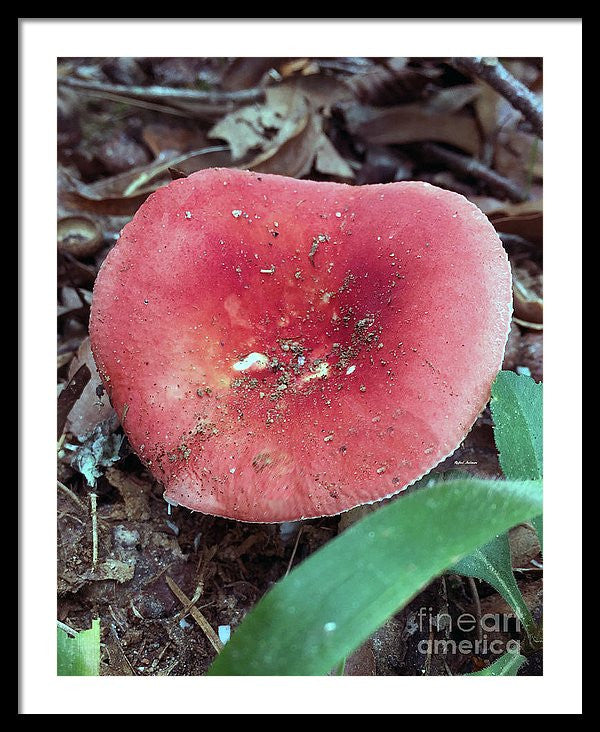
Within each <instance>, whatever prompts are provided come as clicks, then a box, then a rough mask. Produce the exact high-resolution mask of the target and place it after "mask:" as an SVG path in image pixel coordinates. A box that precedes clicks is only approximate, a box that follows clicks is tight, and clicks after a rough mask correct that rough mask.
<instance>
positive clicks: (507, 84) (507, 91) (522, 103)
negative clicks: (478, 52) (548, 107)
mask: <svg viewBox="0 0 600 732" xmlns="http://www.w3.org/2000/svg"><path fill="white" fill-rule="evenodd" d="M452 63H453V65H454V66H456V67H457V68H458V69H459V70H461V71H463V70H464V71H467V72H469V73H470V74H473V75H475V76H477V77H479V78H480V79H482V80H483V81H485V82H486V83H487V84H489V85H490V86H491V87H492V89H495V90H496V91H497V92H498V93H499V94H501V95H502V96H503V97H504V98H505V99H507V100H508V101H509V102H510V104H511V105H512V106H513V107H514V108H515V109H517V110H518V111H519V112H521V114H522V115H523V116H524V117H525V119H526V120H527V121H528V122H529V123H530V124H531V126H532V127H533V130H534V132H535V134H536V135H538V137H540V138H541V137H542V136H543V127H544V111H543V107H542V103H541V102H540V100H539V99H538V98H537V97H536V95H535V94H534V93H533V92H532V91H530V90H529V89H528V88H527V87H526V86H525V84H523V83H522V82H520V81H519V80H518V79H516V78H515V77H514V76H513V75H512V74H511V73H510V71H508V70H507V69H506V68H505V67H504V66H503V65H502V64H501V63H500V61H498V59H497V58H486V57H484V56H473V57H457V58H453V59H452Z"/></svg>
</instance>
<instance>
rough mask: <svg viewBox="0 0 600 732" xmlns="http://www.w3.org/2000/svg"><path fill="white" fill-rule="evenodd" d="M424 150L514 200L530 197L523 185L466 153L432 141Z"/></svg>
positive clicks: (525, 199) (425, 145) (518, 200)
mask: <svg viewBox="0 0 600 732" xmlns="http://www.w3.org/2000/svg"><path fill="white" fill-rule="evenodd" d="M423 149H424V151H425V152H426V153H427V154H428V155H431V156H432V157H435V158H437V159H438V160H440V161H441V162H443V163H446V165H447V166H448V167H449V168H452V169H453V170H456V171H458V172H459V173H464V174H466V175H472V176H474V177H475V178H479V179H480V180H482V181H484V182H485V183H487V184H488V185H490V186H493V187H494V188H497V189H499V190H501V191H502V192H503V193H505V194H506V195H507V196H508V198H510V199H511V200H512V201H517V202H519V203H520V202H522V201H527V200H528V199H529V195H528V193H527V192H526V191H525V190H524V189H523V188H521V186H519V185H517V184H516V183H513V181H512V180H509V179H508V178H505V177H504V176H503V175H500V174H499V173H496V171H495V170H492V169H491V168H488V167H487V165H484V164H483V163H480V162H479V160H475V159H474V158H469V157H467V156H465V155H459V153H455V152H453V151H452V150H447V149H446V148H445V147H441V145H436V144H434V143H432V142H427V143H425V144H424V145H423Z"/></svg>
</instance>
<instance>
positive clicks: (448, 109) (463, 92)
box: [427, 84, 481, 114]
mask: <svg viewBox="0 0 600 732" xmlns="http://www.w3.org/2000/svg"><path fill="white" fill-rule="evenodd" d="M480 94H481V86H480V85H478V84H460V85H459V86H450V87H447V88H445V89H440V90H439V91H438V92H436V93H435V94H434V95H433V96H432V97H431V98H430V99H429V100H428V102H427V107H428V108H429V109H431V110H432V111H434V112H437V113H439V114H454V112H459V111H460V110H461V109H462V108H463V107H466V106H467V104H470V103H471V102H472V101H474V100H475V99H477V97H478V96H479V95H480Z"/></svg>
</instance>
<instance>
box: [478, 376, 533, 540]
mask: <svg viewBox="0 0 600 732" xmlns="http://www.w3.org/2000/svg"><path fill="white" fill-rule="evenodd" d="M490 409H491V411H492V417H493V418H494V439H495V441H496V447H497V448H498V458H499V460H500V467H501V468H502V472H503V473H504V475H505V476H506V477H507V478H508V479H509V480H538V479H541V478H542V476H543V474H544V454H543V447H544V443H543V385H542V384H536V382H535V381H534V380H533V379H532V378H531V376H523V375H519V374H515V373H514V372H513V371H501V372H500V373H499V374H498V376H497V377H496V380H495V381H494V383H493V385H492V399H491V401H490ZM532 523H533V525H534V527H535V530H536V531H537V535H538V539H539V542H540V547H542V550H543V547H544V537H543V528H542V516H541V514H540V515H539V516H535V517H533V521H532Z"/></svg>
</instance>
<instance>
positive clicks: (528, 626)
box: [450, 534, 539, 641]
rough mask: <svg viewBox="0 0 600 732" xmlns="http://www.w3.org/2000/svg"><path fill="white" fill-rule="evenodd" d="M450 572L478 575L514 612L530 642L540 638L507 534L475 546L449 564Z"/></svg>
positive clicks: (469, 575) (471, 575) (470, 575)
mask: <svg viewBox="0 0 600 732" xmlns="http://www.w3.org/2000/svg"><path fill="white" fill-rule="evenodd" d="M450 571H451V572H456V573H457V574H462V575H464V576H465V577H477V578H478V579H481V580H484V581H485V582H487V583H488V584H490V585H492V587H494V589H496V590H497V591H498V592H499V593H500V594H501V595H502V597H503V598H504V599H505V600H506V602H507V603H508V604H509V605H510V607H512V609H513V610H514V611H515V614H516V616H517V617H518V619H519V621H520V623H521V624H522V625H523V627H524V628H525V630H526V631H527V634H528V635H529V637H530V638H531V639H532V640H533V641H536V640H539V639H538V632H539V631H538V629H537V626H536V624H535V622H534V620H533V618H532V616H531V613H530V612H529V608H528V607H527V604H526V603H525V600H524V599H523V595H522V594H521V590H520V589H519V586H518V585H517V582H516V580H515V576H514V574H513V569H512V562H511V556H510V546H509V543H508V535H507V534H500V535H499V536H497V537H496V538H495V539H493V540H492V541H491V542H489V543H488V544H486V545H485V546H482V547H480V548H479V549H476V550H475V551H474V552H472V553H471V554H469V555H468V556H466V557H465V558H464V559H461V560H460V561H459V562H457V563H456V564H455V565H454V566H452V567H451V568H450Z"/></svg>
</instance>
